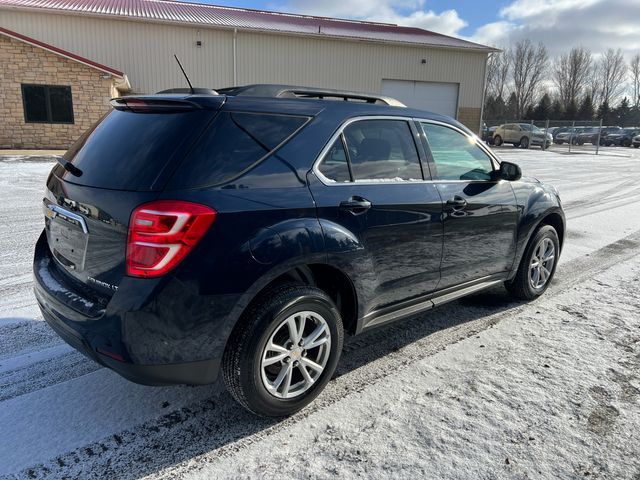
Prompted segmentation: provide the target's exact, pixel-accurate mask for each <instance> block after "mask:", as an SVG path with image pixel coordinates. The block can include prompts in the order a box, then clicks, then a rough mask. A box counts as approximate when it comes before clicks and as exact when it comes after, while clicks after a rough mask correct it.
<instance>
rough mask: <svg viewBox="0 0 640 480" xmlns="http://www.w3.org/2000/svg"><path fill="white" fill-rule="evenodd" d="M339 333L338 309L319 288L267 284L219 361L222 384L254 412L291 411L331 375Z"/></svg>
mask: <svg viewBox="0 0 640 480" xmlns="http://www.w3.org/2000/svg"><path fill="white" fill-rule="evenodd" d="M318 332H320V333H318ZM316 334H317V335H319V336H318V337H317V338H315V339H314V335H316ZM343 336H344V332H343V327H342V319H341V317H340V313H339V312H338V309H337V308H336V306H335V304H334V303H333V301H332V300H331V298H329V296H328V295H327V294H326V293H325V292H324V291H322V290H320V289H318V288H315V287H310V286H306V285H282V286H279V287H275V288H273V289H270V290H268V291H267V292H265V293H264V294H261V296H260V298H259V299H258V300H257V301H255V302H254V304H253V305H252V306H251V307H249V309H248V310H247V311H246V312H245V313H244V314H243V315H242V318H241V319H240V321H239V322H238V326H237V327H236V329H235V330H234V332H233V333H232V335H231V337H230V339H229V342H228V344H227V347H226V349H225V353H224V356H223V361H222V371H223V378H224V383H225V385H226V387H227V390H229V392H230V393H231V395H232V396H233V398H234V399H235V400H236V401H238V403H240V404H241V405H242V406H243V407H245V408H246V409H248V410H249V411H251V412H253V413H255V414H257V415H262V416H269V417H281V416H287V415H291V414H293V413H295V412H297V411H298V410H300V409H302V408H304V407H305V406H307V405H308V404H309V403H311V402H312V401H313V400H314V399H315V398H316V397H317V396H318V394H319V393H320V392H321V391H322V390H323V389H324V387H325V386H326V384H327V382H329V380H330V379H331V377H332V376H333V373H334V372H335V369H336V366H337V364H338V359H339V358H340V353H341V351H342V343H343ZM318 342H322V343H318ZM315 344H317V345H315ZM314 345H315V346H314ZM305 347H306V348H305ZM303 370H304V372H303Z"/></svg>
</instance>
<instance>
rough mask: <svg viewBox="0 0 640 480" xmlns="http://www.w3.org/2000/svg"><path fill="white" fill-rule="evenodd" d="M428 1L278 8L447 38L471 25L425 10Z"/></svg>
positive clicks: (328, 2) (294, 0)
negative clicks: (443, 35)
mask: <svg viewBox="0 0 640 480" xmlns="http://www.w3.org/2000/svg"><path fill="white" fill-rule="evenodd" d="M424 4H425V2H424V0H381V1H371V0H321V1H314V2H309V1H308V0H290V1H288V2H286V3H285V4H279V5H278V6H277V7H276V8H277V9H278V10H283V11H294V12H298V13H303V14H308V15H320V16H326V17H339V18H350V19H357V20H368V21H372V22H384V23H395V24H398V25H403V26H408V27H418V28H424V29H426V30H431V31H434V32H438V33H443V34H445V35H458V33H459V32H460V30H461V29H463V28H464V27H466V26H467V22H465V21H464V20H463V19H462V18H460V16H459V15H458V12H457V11H456V10H453V9H450V10H445V11H443V12H439V13H437V12H434V11H433V10H425V9H424Z"/></svg>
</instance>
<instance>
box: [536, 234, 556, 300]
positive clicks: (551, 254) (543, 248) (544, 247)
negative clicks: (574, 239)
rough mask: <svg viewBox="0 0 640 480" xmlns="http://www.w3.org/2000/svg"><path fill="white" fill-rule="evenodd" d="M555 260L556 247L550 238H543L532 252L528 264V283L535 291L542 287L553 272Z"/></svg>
mask: <svg viewBox="0 0 640 480" xmlns="http://www.w3.org/2000/svg"><path fill="white" fill-rule="evenodd" d="M555 258H556V247H555V245H554V244H553V241H552V240H551V239H550V238H543V239H542V240H541V241H540V243H538V245H536V248H535V249H534V250H533V256H532V258H531V262H530V264H529V282H530V283H531V286H532V287H533V288H535V289H540V288H542V287H544V286H545V285H546V284H547V282H548V281H549V278H551V272H552V271H553V265H554V263H555Z"/></svg>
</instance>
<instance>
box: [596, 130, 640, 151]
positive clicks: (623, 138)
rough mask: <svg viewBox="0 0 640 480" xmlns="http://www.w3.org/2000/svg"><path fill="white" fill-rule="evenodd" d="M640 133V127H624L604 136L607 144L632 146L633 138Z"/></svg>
mask: <svg viewBox="0 0 640 480" xmlns="http://www.w3.org/2000/svg"><path fill="white" fill-rule="evenodd" d="M637 135H640V129H639V128H623V129H622V130H620V131H619V132H613V133H609V134H608V135H606V136H605V137H604V144H605V146H607V147H609V146H611V145H617V146H620V147H630V146H631V144H632V143H633V138H634V137H636V136H637Z"/></svg>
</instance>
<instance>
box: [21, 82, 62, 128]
mask: <svg viewBox="0 0 640 480" xmlns="http://www.w3.org/2000/svg"><path fill="white" fill-rule="evenodd" d="M22 103H23V105H24V121H25V122H27V123H73V103H72V101H71V87H65V86H58V85H24V84H23V85H22Z"/></svg>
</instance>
